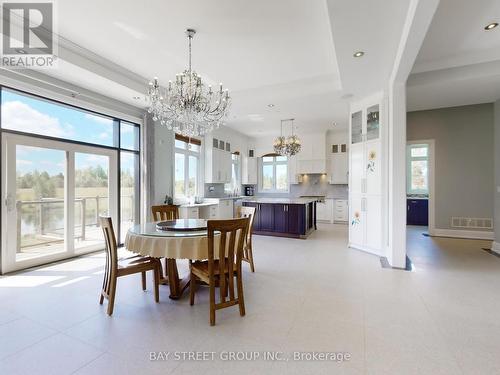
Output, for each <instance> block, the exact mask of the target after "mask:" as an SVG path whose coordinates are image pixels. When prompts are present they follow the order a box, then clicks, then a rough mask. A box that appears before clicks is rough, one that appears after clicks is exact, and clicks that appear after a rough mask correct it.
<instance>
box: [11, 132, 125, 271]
mask: <svg viewBox="0 0 500 375" xmlns="http://www.w3.org/2000/svg"><path fill="white" fill-rule="evenodd" d="M117 160H118V151H117V150H113V149H106V148H101V147H92V146H87V145H79V144H74V143H69V142H64V141H55V140H47V139H42V138H35V137H29V136H24V135H18V134H10V133H3V134H2V181H3V186H2V198H3V201H4V202H5V206H4V209H3V210H2V249H3V252H2V270H3V272H11V271H14V270H18V269H23V268H26V267H31V266H35V265H38V264H43V263H46V262H50V261H54V260H58V259H64V258H68V257H71V256H73V255H76V254H81V253H84V252H88V251H93V250H98V249H102V248H103V237H102V233H101V229H100V228H99V220H98V218H99V215H103V214H104V215H111V217H112V218H113V220H114V221H115V222H116V220H117V206H118V182H117V179H118V170H119V168H118V161H117Z"/></svg>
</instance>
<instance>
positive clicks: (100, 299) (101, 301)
mask: <svg viewBox="0 0 500 375" xmlns="http://www.w3.org/2000/svg"><path fill="white" fill-rule="evenodd" d="M103 302H104V294H102V292H101V297H100V298H99V305H102V303H103Z"/></svg>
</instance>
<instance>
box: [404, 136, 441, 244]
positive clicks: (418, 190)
mask: <svg viewBox="0 0 500 375" xmlns="http://www.w3.org/2000/svg"><path fill="white" fill-rule="evenodd" d="M434 163H435V142H434V140H433V139H430V140H429V139H427V140H414V141H408V142H407V146H406V198H407V199H406V208H407V220H406V223H407V225H416V226H421V227H422V228H425V227H426V228H428V232H429V235H433V232H434V228H435V224H434V220H435V214H434V188H435V185H434V184H435V175H434V169H435V168H434Z"/></svg>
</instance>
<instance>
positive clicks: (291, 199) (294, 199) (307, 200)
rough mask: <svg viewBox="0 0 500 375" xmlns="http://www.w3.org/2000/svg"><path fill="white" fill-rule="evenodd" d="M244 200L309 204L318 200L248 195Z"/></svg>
mask: <svg viewBox="0 0 500 375" xmlns="http://www.w3.org/2000/svg"><path fill="white" fill-rule="evenodd" d="M243 201H244V202H252V203H278V204H279V203H284V204H307V203H311V202H316V199H315V198H258V197H254V198H251V197H247V199H244V200H243Z"/></svg>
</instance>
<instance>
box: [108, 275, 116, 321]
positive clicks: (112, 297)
mask: <svg viewBox="0 0 500 375" xmlns="http://www.w3.org/2000/svg"><path fill="white" fill-rule="evenodd" d="M116 281H117V280H116V277H111V280H110V285H109V298H108V315H109V316H111V315H113V309H114V307H115V295H116Z"/></svg>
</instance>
